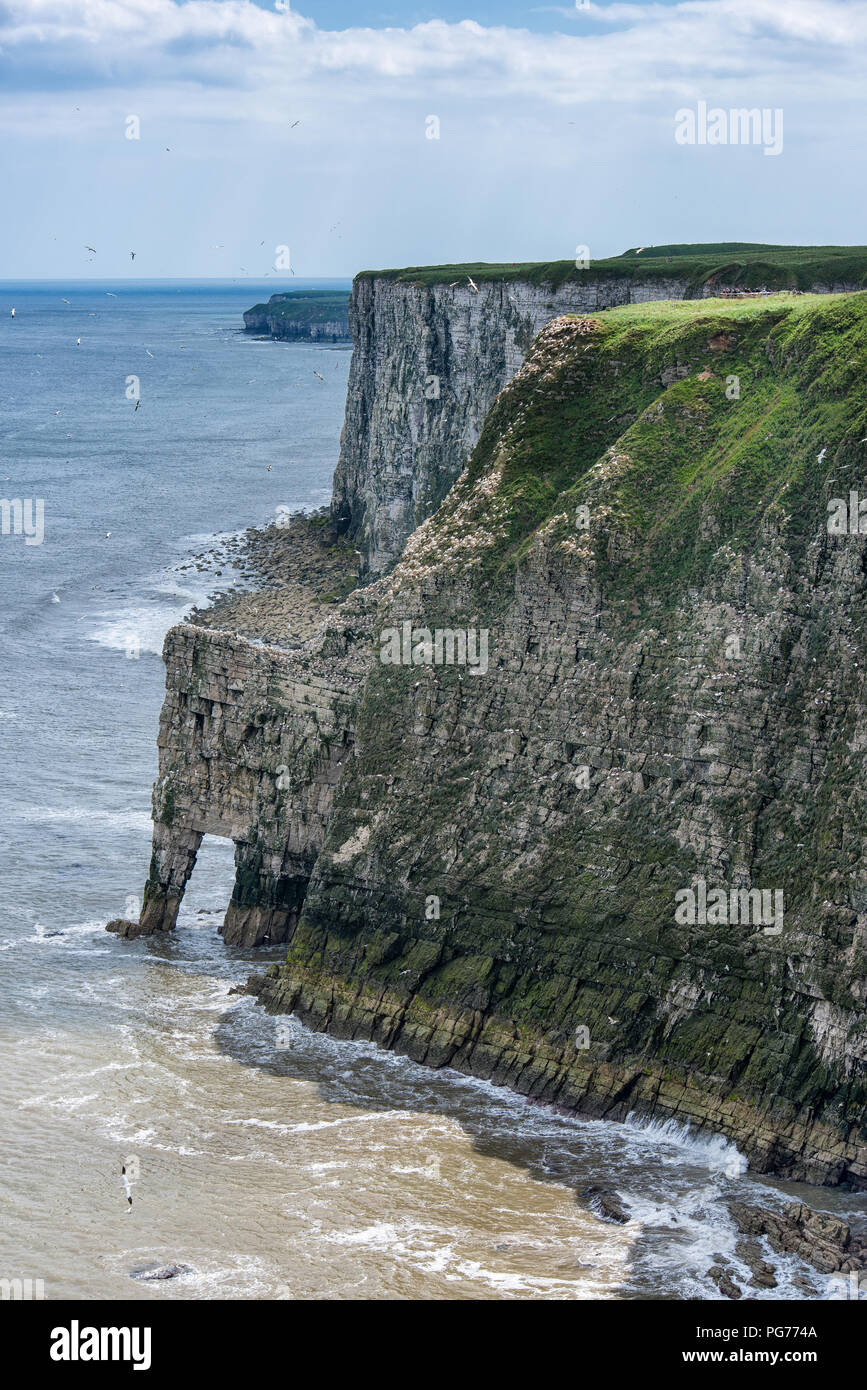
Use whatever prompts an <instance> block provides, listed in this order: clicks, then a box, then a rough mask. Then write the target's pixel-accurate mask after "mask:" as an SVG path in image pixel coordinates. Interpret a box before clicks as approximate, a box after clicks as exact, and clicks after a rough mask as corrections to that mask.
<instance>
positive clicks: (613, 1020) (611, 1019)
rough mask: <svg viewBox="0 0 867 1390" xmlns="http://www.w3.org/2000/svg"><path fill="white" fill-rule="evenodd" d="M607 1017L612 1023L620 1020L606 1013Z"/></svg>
mask: <svg viewBox="0 0 867 1390" xmlns="http://www.w3.org/2000/svg"><path fill="white" fill-rule="evenodd" d="M605 1017H606V1018H607V1019H608V1022H609V1023H610V1024H612V1025H613V1024H615V1023H619V1022H620V1019H619V1018H612V1017H611V1015H610V1014H606V1015H605Z"/></svg>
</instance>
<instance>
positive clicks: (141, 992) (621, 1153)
mask: <svg viewBox="0 0 867 1390" xmlns="http://www.w3.org/2000/svg"><path fill="white" fill-rule="evenodd" d="M310 283H311V285H312V284H313V283H315V282H310ZM318 283H320V284H322V283H323V282H318ZM299 287H301V286H299ZM273 289H274V286H273V285H269V284H268V283H267V282H265V283H262V284H255V283H253V282H249V281H247V282H244V283H241V284H221V283H210V284H206V283H203V284H194V283H176V282H172V283H163V284H159V283H151V284H145V283H138V284H135V283H132V282H123V283H118V284H96V283H92V282H89V283H88V284H86V285H85V284H81V283H79V284H73V285H69V284H46V283H41V284H29V285H28V284H21V283H17V284H15V285H3V284H0V496H2V497H5V498H7V499H12V498H21V499H34V500H35V499H42V500H43V502H44V540H43V541H42V543H41V544H39V545H27V544H26V539H25V537H24V536H23V535H14V534H9V535H2V536H0V652H2V662H0V737H2V741H3V753H4V757H3V818H2V821H0V1049H2V1052H0V1056H2V1066H0V1137H2V1152H3V1155H4V1163H3V1165H2V1168H0V1208H2V1220H0V1277H2V1278H10V1279H11V1278H28V1277H29V1278H32V1279H41V1280H43V1281H44V1285H45V1294H46V1297H47V1298H63V1297H73V1298H103V1297H111V1298H129V1299H155V1298H168V1299H200V1298H212V1297H220V1298H267V1299H286V1298H301V1299H311V1298H334V1299H340V1298H352V1297H363V1298H375V1299H378V1298H400V1299H405V1298H413V1299H429V1298H444V1299H467V1298H483V1299H488V1298H490V1299H502V1298H517V1299H539V1298H541V1299H588V1298H605V1299H648V1298H668V1299H679V1298H719V1297H720V1295H719V1293H718V1290H717V1289H716V1288H715V1286H714V1284H713V1283H712V1282H711V1281H710V1280H708V1278H707V1269H708V1267H709V1266H710V1265H711V1264H712V1263H714V1259H715V1257H716V1256H717V1255H719V1254H722V1255H724V1256H727V1257H728V1258H730V1259H731V1260H732V1262H733V1267H734V1269H735V1271H736V1273H737V1271H738V1270H739V1268H740V1267H739V1265H738V1262H737V1260H736V1258H735V1257H734V1253H733V1252H734V1247H735V1244H736V1239H737V1237H736V1233H735V1231H734V1228H733V1226H732V1223H731V1220H730V1218H729V1216H728V1213H727V1211H726V1207H725V1201H726V1199H727V1198H729V1197H731V1196H738V1197H741V1198H743V1199H745V1200H757V1201H762V1202H765V1203H770V1204H778V1203H780V1202H781V1201H782V1200H784V1198H786V1197H787V1196H792V1195H796V1196H800V1197H802V1198H804V1200H807V1201H809V1202H811V1204H812V1205H814V1206H817V1207H819V1208H820V1209H822V1210H826V1211H833V1212H836V1213H839V1214H842V1215H844V1216H847V1217H850V1218H852V1217H854V1218H855V1219H857V1220H858V1221H859V1222H861V1221H863V1220H864V1216H865V1200H864V1198H863V1197H855V1196H853V1195H851V1194H847V1193H839V1192H831V1191H828V1190H825V1189H810V1188H807V1187H804V1186H801V1185H796V1184H786V1183H779V1182H774V1181H772V1180H769V1179H762V1178H757V1177H755V1176H754V1175H752V1174H750V1173H749V1172H748V1171H747V1170H746V1164H745V1162H744V1160H743V1159H742V1157H741V1156H740V1155H739V1154H738V1152H737V1150H736V1149H735V1148H734V1146H732V1145H731V1144H729V1143H727V1142H726V1141H725V1140H723V1139H721V1138H719V1137H714V1136H704V1135H698V1136H696V1135H693V1134H690V1133H689V1132H687V1131H686V1130H685V1129H683V1128H681V1127H678V1126H676V1125H673V1124H668V1125H640V1124H637V1123H636V1124H625V1125H613V1124H605V1123H596V1122H589V1121H584V1120H580V1119H573V1118H569V1117H564V1116H559V1115H557V1114H554V1113H553V1112H551V1111H549V1110H546V1109H544V1108H540V1107H531V1106H529V1105H527V1104H526V1103H525V1102H524V1101H523V1100H521V1099H520V1098H518V1097H515V1096H513V1095H511V1094H509V1093H508V1092H505V1091H503V1090H498V1089H496V1088H494V1087H492V1086H490V1085H487V1084H485V1083H481V1082H477V1081H473V1080H470V1079H468V1078H465V1077H460V1076H458V1075H457V1074H455V1073H450V1072H432V1071H430V1070H427V1069H425V1068H422V1067H419V1066H416V1065H414V1064H413V1063H411V1062H408V1061H406V1060H405V1059H402V1058H398V1057H394V1056H392V1055H390V1054H387V1053H384V1052H382V1051H380V1050H378V1049H376V1048H375V1047H373V1046H370V1045H366V1044H356V1043H349V1042H337V1041H335V1040H333V1039H330V1038H327V1037H324V1036H321V1035H317V1034H311V1033H308V1032H306V1031H305V1030H304V1029H303V1028H302V1027H301V1026H300V1025H299V1024H297V1023H296V1022H295V1021H293V1020H274V1019H273V1018H268V1017H267V1016H266V1015H264V1014H263V1013H262V1012H261V1010H259V1009H257V1008H256V1006H255V1004H254V1003H253V1001H252V1000H250V999H248V998H246V997H239V996H235V995H232V994H230V990H231V988H232V986H233V985H235V984H238V983H239V982H241V981H243V980H244V979H245V978H246V976H247V974H248V973H249V970H250V968H251V965H254V964H255V965H258V966H261V964H262V963H263V961H268V960H272V959H278V958H279V956H280V950H279V948H273V949H267V950H265V951H258V952H253V951H241V950H237V949H233V948H228V947H225V946H224V945H223V942H222V939H221V938H220V937H219V936H218V935H217V926H218V925H219V922H220V920H221V915H222V912H223V911H224V909H225V905H226V902H227V900H228V897H229V894H230V892H231V886H232V857H231V846H229V845H228V844H227V843H224V842H221V841H209V840H206V841H205V844H204V846H203V849H202V852H201V853H200V855H199V861H198V864H197V868H196V871H195V874H194V876H193V879H192V882H191V886H190V888H189V890H188V892H187V897H186V900H185V903H184V906H183V909H182V912H181V917H180V922H179V928H178V930H177V931H176V933H174V934H173V935H172V936H171V937H170V938H169V939H166V940H158V941H139V942H133V943H130V942H124V941H119V940H118V939H117V938H115V937H114V936H111V935H108V934H106V933H105V931H104V926H105V923H106V921H108V920H109V919H110V918H111V917H115V916H118V915H124V914H131V913H135V912H136V911H137V910H138V900H139V898H140V894H141V889H142V885H143V882H144V878H145V875H146V872H147V864H148V858H149V852H150V788H151V784H152V781H153V778H154V775H155V772H156V746H155V735H156V729H157V719H158V715H159V709H160V704H161V701H162V692H163V669H162V664H161V661H160V657H159V652H160V647H161V643H162V638H163V635H164V633H165V631H166V629H167V628H168V627H169V626H170V624H171V623H172V622H175V621H177V620H178V619H179V618H180V617H181V616H183V614H184V613H185V612H186V611H187V610H188V609H189V607H190V606H191V605H192V604H193V603H196V602H201V601H202V600H203V599H204V598H205V597H206V596H207V595H208V594H209V593H212V592H214V591H215V590H216V589H219V588H220V587H221V586H224V585H226V584H228V583H229V582H231V579H232V571H231V566H230V565H229V564H227V563H226V562H225V560H223V561H221V560H220V559H219V558H217V559H214V558H213V557H214V555H215V554H216V555H217V556H219V555H220V553H221V546H223V545H224V544H225V542H226V540H227V539H228V538H231V537H232V536H235V535H237V534H238V533H240V532H241V531H243V529H244V528H245V527H247V526H249V525H254V524H261V523H264V522H266V521H267V520H269V519H271V518H273V516H274V514H275V509H276V507H277V506H279V505H289V506H291V507H293V508H295V507H307V508H309V507H316V506H320V505H322V504H323V503H324V502H326V501H327V500H328V497H329V495H330V481H331V474H332V472H333V468H334V464H335V461H336V458H337V450H338V442H339V434H340V428H341V424H342V418H343V406H344V400H345V392H346V379H347V372H348V365H349V352H348V350H347V349H346V348H342V347H333V348H329V347H321V348H320V347H313V346H308V345H296V344H286V343H272V342H268V341H264V342H262V341H257V340H256V339H254V338H251V337H248V336H245V335H244V334H243V333H242V332H241V331H239V330H240V327H241V323H242V320H241V312H242V310H243V309H244V308H247V307H249V306H250V305H251V304H252V303H254V302H255V301H256V300H258V299H261V298H263V297H265V296H267V294H269V293H270V292H272V290H273ZM67 301H68V302H67ZM12 307H14V308H15V310H16V313H15V316H14V318H13V317H12V315H11V309H12ZM79 339H80V343H79V341H78V340H79ZM316 373H319V374H320V375H319V376H317V375H316ZM320 376H321V377H322V378H324V379H323V380H320ZM131 378H132V379H137V382H135V381H131ZM136 393H138V395H139V398H140V405H139V408H138V410H136V409H135V396H136ZM269 465H271V468H270V471H269ZM124 1161H126V1162H127V1163H128V1166H129V1167H130V1169H131V1171H132V1173H133V1175H134V1176H133V1180H132V1192H133V1205H132V1207H131V1208H130V1207H129V1206H128V1203H127V1201H126V1197H125V1194H124V1189H123V1186H122V1183H121V1176H120V1166H121V1163H122V1162H124ZM591 1184H595V1185H599V1186H604V1187H608V1188H612V1189H614V1190H616V1191H617V1192H618V1193H619V1194H620V1196H621V1198H622V1199H623V1201H624V1202H625V1204H626V1205H627V1207H628V1209H629V1212H630V1215H631V1219H630V1221H629V1222H628V1224H626V1225H622V1226H621V1225H613V1224H611V1223H610V1222H606V1221H604V1220H602V1219H600V1216H599V1215H598V1214H597V1212H596V1211H595V1210H594V1209H593V1207H592V1203H591V1202H589V1201H588V1200H586V1199H584V1198H581V1196H580V1192H581V1189H582V1188H584V1187H587V1186H588V1185H591ZM166 1263H177V1264H182V1265H184V1266H186V1267H187V1272H186V1273H184V1274H182V1275H181V1276H179V1277H178V1278H176V1279H173V1280H171V1281H167V1282H163V1283H148V1282H141V1281H139V1280H136V1279H133V1278H132V1277H131V1276H132V1274H133V1273H134V1272H135V1271H138V1270H141V1269H142V1268H143V1267H148V1266H151V1265H162V1264H166ZM774 1263H775V1264H776V1265H777V1266H778V1271H779V1279H780V1285H779V1287H778V1288H777V1289H776V1290H773V1291H762V1290H755V1289H753V1290H750V1293H751V1295H752V1296H755V1297H759V1298H763V1297H764V1298H766V1297H776V1298H779V1297H781V1296H782V1297H789V1298H795V1297H797V1298H800V1297H803V1296H804V1288H803V1287H802V1286H799V1285H797V1284H796V1283H794V1282H793V1281H794V1280H795V1279H796V1278H799V1279H801V1280H804V1279H806V1280H807V1287H808V1288H811V1289H812V1296H814V1297H815V1298H817V1299H819V1298H824V1297H827V1296H828V1293H829V1286H828V1283H827V1280H823V1279H822V1278H821V1277H820V1276H819V1275H817V1274H815V1273H814V1272H811V1271H809V1270H808V1269H807V1268H806V1267H805V1266H803V1265H802V1264H801V1263H800V1262H799V1261H798V1260H796V1259H795V1258H794V1257H789V1258H786V1259H785V1260H780V1259H778V1258H777V1257H774ZM740 1272H741V1274H742V1275H743V1276H744V1278H745V1275H746V1272H745V1271H743V1270H741V1271H740Z"/></svg>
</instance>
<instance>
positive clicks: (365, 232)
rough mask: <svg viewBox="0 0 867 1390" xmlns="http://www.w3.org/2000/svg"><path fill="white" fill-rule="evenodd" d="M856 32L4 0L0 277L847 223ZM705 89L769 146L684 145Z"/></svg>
mask: <svg viewBox="0 0 867 1390" xmlns="http://www.w3.org/2000/svg"><path fill="white" fill-rule="evenodd" d="M865 40H867V0H667V3H643V2H641V0H639V2H638V3H625V2H624V3H621V2H620V0H618V2H617V3H611V4H596V3H591V4H590V5H589V7H583V8H576V6H575V5H568V6H567V5H563V6H556V5H551V6H537V7H530V6H523V5H521V4H519V3H517V2H516V0H500V3H497V4H494V3H491V0H468V3H465V4H462V3H458V0H442V3H434V4H431V5H427V4H423V3H402V2H401V0H392V3H390V4H376V3H367V0H357V3H352V4H350V3H348V0H306V3H305V0H298V5H297V6H293V7H292V8H289V5H288V4H286V3H285V0H274V3H269V4H265V3H263V0H259V3H253V0H185V3H178V0H0V137H2V138H0V176H2V179H3V189H4V200H3V201H4V216H3V218H2V219H0V278H4V279H8V278H13V277H16V276H17V277H23V278H31V277H45V278H63V277H70V278H71V277H109V276H112V277H113V276H123V275H127V274H128V275H135V276H138V277H143V276H154V277H160V276H173V275H177V276H186V277H211V276H213V277H226V276H239V277H243V276H245V275H246V276H249V277H250V278H251V279H256V280H261V279H262V278H263V277H265V276H267V277H268V278H269V279H272V280H273V281H274V284H275V288H283V287H285V284H286V283H290V284H291V280H292V277H291V275H290V273H289V270H288V269H287V261H288V264H289V265H290V266H291V268H292V269H293V270H294V271H295V272H296V275H297V276H298V277H308V276H340V275H351V274H353V273H355V272H356V271H358V270H360V269H364V268H376V267H385V266H396V265H418V264H430V263H434V262H442V261H453V260H491V261H500V260H503V261H515V260H539V259H555V258H566V257H571V256H574V254H575V248H576V246H579V245H587V246H589V247H590V250H591V254H592V255H593V256H603V255H609V254H612V253H616V252H618V251H620V250H623V249H625V248H626V247H627V246H631V245H637V244H639V245H640V244H647V245H649V244H652V243H661V242H665V241H718V240H755V241H782V242H819V243H826V242H850V243H851V242H859V243H862V242H865V241H867V235H865V225H867V221H865V211H867V208H865V202H867V195H865V192H864V180H863V176H862V173H861V171H863V168H864V156H865V134H867V129H865V108H864V103H865V94H867V82H865V72H864V56H863V55H864V54H865V52H867V42H865ZM702 101H704V102H707V103H708V104H709V105H710V106H711V107H714V106H718V107H721V108H722V109H723V110H728V109H730V108H732V107H750V108H753V107H758V108H769V109H771V110H776V109H781V110H782V111H783V116H784V140H783V148H782V152H781V153H780V154H779V156H775V157H768V156H766V155H765V154H764V151H763V149H762V147H761V146H760V145H755V146H750V145H734V144H725V145H720V144H717V145H704V146H698V145H695V146H689V145H682V144H678V143H677V141H676V140H675V138H674V134H675V113H676V112H677V111H678V110H679V109H681V108H683V107H690V108H695V107H697V104H698V103H699V102H702ZM434 117H435V118H436V122H437V123H438V138H437V139H431V138H428V132H429V131H433V130H434V129H435V128H437V127H436V126H435V124H434V123H433V121H432V118H434ZM133 118H135V120H136V121H137V126H135V125H134V124H133V125H131V122H132V121H133ZM134 130H137V133H138V137H139V138H137V139H129V138H127V133H128V132H129V131H134ZM88 246H92V247H95V248H96V254H95V255H94V254H93V253H91V252H89V251H87V250H86V247H88ZM280 247H288V248H289V251H288V253H287V252H285V251H283V252H281V251H279V250H278V248H280ZM131 250H135V252H136V258H135V261H134V262H133V261H132V260H131V258H130V251H131Z"/></svg>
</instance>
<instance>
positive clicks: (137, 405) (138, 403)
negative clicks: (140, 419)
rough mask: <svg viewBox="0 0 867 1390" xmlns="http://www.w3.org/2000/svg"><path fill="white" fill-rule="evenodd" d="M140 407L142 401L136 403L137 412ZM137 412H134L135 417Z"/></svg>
mask: <svg viewBox="0 0 867 1390" xmlns="http://www.w3.org/2000/svg"><path fill="white" fill-rule="evenodd" d="M140 405H141V401H136V403H135V410H138V408H139V406H140ZM135 410H134V411H133V415H135Z"/></svg>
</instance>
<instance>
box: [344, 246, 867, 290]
mask: <svg viewBox="0 0 867 1390" xmlns="http://www.w3.org/2000/svg"><path fill="white" fill-rule="evenodd" d="M600 275H604V276H606V277H608V278H611V279H628V280H634V279H665V278H666V277H672V276H683V277H685V278H686V279H687V280H688V281H689V285H690V289H691V291H692V292H694V293H698V292H699V291H700V290H701V287H702V286H703V285H705V284H707V283H709V282H713V283H718V284H720V285H734V286H739V287H741V288H756V287H758V286H760V285H764V286H766V287H767V288H768V289H800V290H809V289H811V288H812V287H813V286H815V285H822V286H828V287H829V288H830V287H832V286H840V287H842V286H843V285H847V286H851V287H856V288H867V247H865V246H770V245H763V244H761V243H753V242H711V243H707V244H702V243H696V244H695V245H670V246H650V247H646V248H643V249H642V250H641V252H640V254H639V252H638V248H632V249H631V250H629V251H625V252H624V253H623V254H622V255H620V256H611V257H608V258H607V259H603V260H593V261H591V262H590V266H589V268H588V269H587V270H576V269H575V262H574V261H573V260H567V261H520V262H512V263H509V262H504V263H503V264H501V265H497V264H487V263H485V262H468V263H466V264H460V265H439V266H408V267H406V268H404V269H402V270H364V271H362V272H361V274H360V275H358V276H356V279H357V280H364V279H376V280H383V279H384V280H394V281H397V282H399V283H401V284H414V285H427V286H433V285H443V284H445V285H450V284H451V283H452V282H453V281H455V280H458V281H461V282H463V283H466V280H467V277H468V276H472V278H473V280H475V282H476V283H477V284H480V283H484V282H491V281H502V282H510V281H513V280H522V281H528V282H529V283H530V284H534V285H548V286H550V287H551V288H552V289H557V288H558V287H559V286H560V285H562V284H564V283H565V282H566V281H568V280H574V281H576V282H577V283H580V282H581V281H582V280H595V279H598V278H599V276H600Z"/></svg>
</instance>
